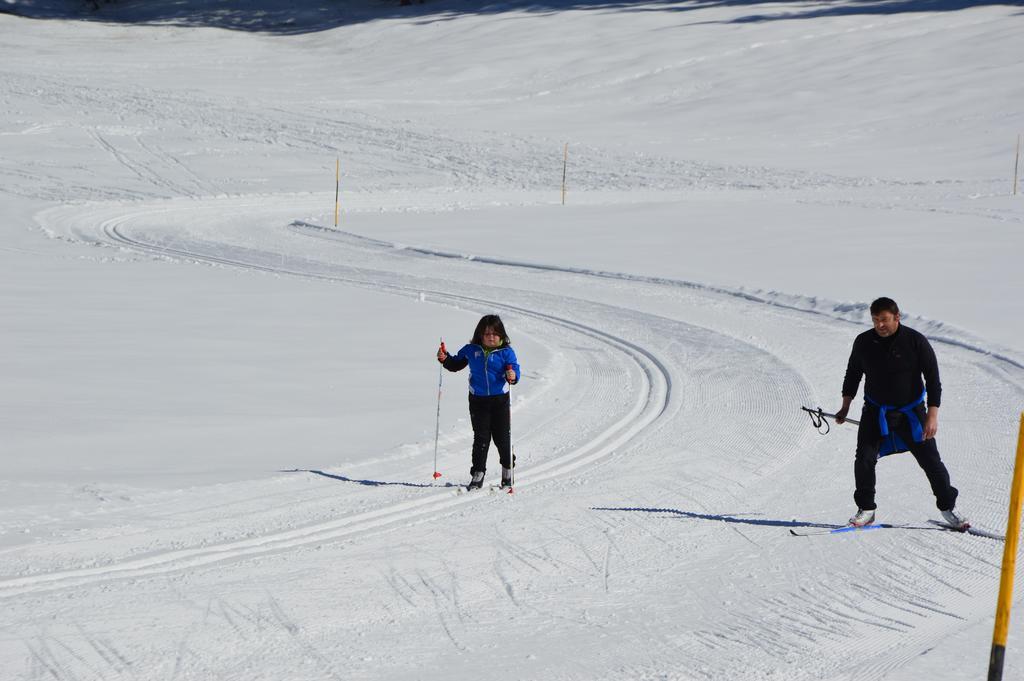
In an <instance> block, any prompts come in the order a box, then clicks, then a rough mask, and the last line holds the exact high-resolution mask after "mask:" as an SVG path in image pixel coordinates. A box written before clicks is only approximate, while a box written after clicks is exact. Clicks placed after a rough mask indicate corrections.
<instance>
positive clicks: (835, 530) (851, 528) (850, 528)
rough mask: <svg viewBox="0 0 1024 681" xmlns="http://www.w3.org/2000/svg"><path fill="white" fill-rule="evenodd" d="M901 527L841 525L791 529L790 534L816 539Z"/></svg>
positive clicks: (883, 524) (878, 524) (884, 524)
mask: <svg viewBox="0 0 1024 681" xmlns="http://www.w3.org/2000/svg"><path fill="white" fill-rule="evenodd" d="M899 527H900V526H899V525H889V524H886V523H877V524H874V523H873V524H871V525H859V526H856V525H841V526H839V527H829V528H823V529H815V530H799V531H798V530H794V529H793V528H789V533H790V534H791V535H793V536H794V537H814V536H817V535H821V534H843V533H845V532H861V531H867V530H892V529H898V528H899Z"/></svg>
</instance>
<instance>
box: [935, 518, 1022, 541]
mask: <svg viewBox="0 0 1024 681" xmlns="http://www.w3.org/2000/svg"><path fill="white" fill-rule="evenodd" d="M928 522H929V523H931V524H932V525H935V526H936V527H940V528H942V529H943V530H949V531H950V532H960V533H961V534H973V535H974V536H975V537H985V538H987V539H995V540H997V541H1006V537H1004V536H1003V535H1001V534H996V533H995V532H989V531H988V530H982V529H981V528H978V527H971V526H970V525H968V526H967V528H966V529H961V528H959V527H955V526H953V525H950V524H949V523H946V522H943V521H941V520H929V521H928Z"/></svg>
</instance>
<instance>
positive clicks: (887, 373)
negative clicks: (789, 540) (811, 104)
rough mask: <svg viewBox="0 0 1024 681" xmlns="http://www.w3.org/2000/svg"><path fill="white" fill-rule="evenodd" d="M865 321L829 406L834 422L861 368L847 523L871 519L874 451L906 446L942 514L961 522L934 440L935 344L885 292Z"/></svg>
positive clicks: (938, 394) (938, 388) (841, 417)
mask: <svg viewBox="0 0 1024 681" xmlns="http://www.w3.org/2000/svg"><path fill="white" fill-rule="evenodd" d="M871 321H872V324H873V326H874V328H872V329H870V330H868V331H865V332H864V333H862V334H860V335H859V336H857V338H856V339H855V340H854V341H853V350H852V351H851V352H850V361H849V362H848V363H847V365H846V378H845V380H844V381H843V406H842V408H841V409H839V411H837V412H836V423H843V422H844V421H845V420H846V417H847V415H848V414H849V411H850V403H851V402H853V398H854V396H855V395H856V394H857V387H858V386H859V385H860V379H861V376H864V377H865V381H864V408H863V411H861V421H860V427H859V429H858V430H857V458H856V460H855V462H854V465H853V474H854V480H855V481H856V485H857V489H856V491H855V492H854V494H853V499H854V501H856V502H857V513H856V515H854V516H853V517H852V518H850V524H851V525H855V526H858V527H859V526H863V525H868V524H871V523H873V522H874V520H875V508H876V506H875V464H876V463H877V462H878V458H879V457H880V456H885V455H886V454H893V453H896V452H905V451H907V450H909V451H910V453H911V454H913V455H914V458H915V459H916V460H917V463H918V465H919V466H921V468H922V469H923V470H924V472H925V475H927V476H928V482H930V483H931V486H932V493H933V494H935V503H936V505H937V506H938V507H939V510H940V511H941V512H942V516H943V518H944V519H945V521H946V522H948V523H949V524H950V525H953V526H954V527H957V528H959V529H967V527H968V526H969V525H968V523H967V520H966V519H965V518H963V517H962V516H961V515H960V514H959V513H957V512H956V511H955V510H954V507H955V506H956V497H957V489H956V488H955V487H953V486H952V485H951V484H950V482H949V472H948V471H947V470H946V466H945V464H943V463H942V459H941V458H940V457H939V450H938V447H936V445H935V433H936V431H938V429H939V404H940V401H941V398H942V385H941V383H940V382H939V365H938V362H937V361H936V359H935V351H934V350H932V346H931V344H930V343H928V339H927V338H925V337H924V336H923V335H922V334H920V333H918V332H917V331H915V330H914V329H911V328H910V327H907V326H901V325H900V309H899V306H897V305H896V301H894V300H892V299H891V298H879V299H878V300H876V301H874V302H873V303H871ZM922 377H923V380H922ZM926 404H927V410H926V409H925V405H926Z"/></svg>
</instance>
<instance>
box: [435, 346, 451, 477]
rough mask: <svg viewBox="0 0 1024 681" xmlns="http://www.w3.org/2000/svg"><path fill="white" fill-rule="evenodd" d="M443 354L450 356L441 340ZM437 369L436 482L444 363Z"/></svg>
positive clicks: (438, 475) (439, 363)
mask: <svg viewBox="0 0 1024 681" xmlns="http://www.w3.org/2000/svg"><path fill="white" fill-rule="evenodd" d="M441 352H443V353H445V354H448V351H447V350H445V349H444V339H443V338H442V339H441ZM438 365H439V366H438V367H437V423H436V425H435V426H434V480H437V479H438V478H440V477H441V474H440V473H439V472H438V471H437V441H438V439H439V438H440V437H441V382H442V381H443V380H444V363H443V362H438Z"/></svg>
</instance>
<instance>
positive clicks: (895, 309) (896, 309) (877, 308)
mask: <svg viewBox="0 0 1024 681" xmlns="http://www.w3.org/2000/svg"><path fill="white" fill-rule="evenodd" d="M883 312H891V313H893V314H894V315H897V314H899V313H900V306H899V305H897V304H896V301H895V300H893V299H892V298H878V299H876V300H875V301H874V302H873V303H871V316H872V317H875V316H877V315H880V314H882V313H883Z"/></svg>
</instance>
